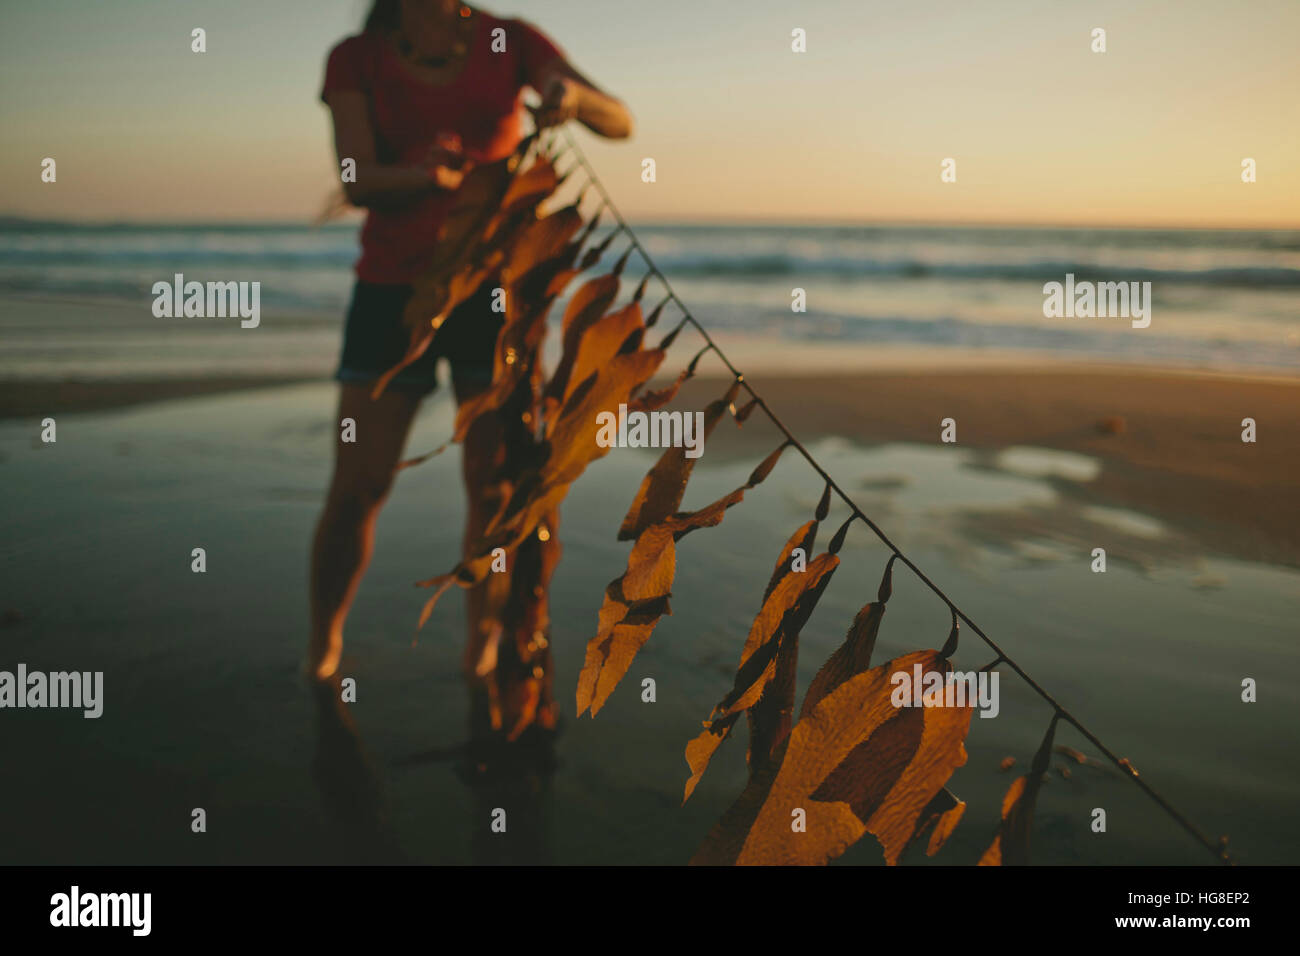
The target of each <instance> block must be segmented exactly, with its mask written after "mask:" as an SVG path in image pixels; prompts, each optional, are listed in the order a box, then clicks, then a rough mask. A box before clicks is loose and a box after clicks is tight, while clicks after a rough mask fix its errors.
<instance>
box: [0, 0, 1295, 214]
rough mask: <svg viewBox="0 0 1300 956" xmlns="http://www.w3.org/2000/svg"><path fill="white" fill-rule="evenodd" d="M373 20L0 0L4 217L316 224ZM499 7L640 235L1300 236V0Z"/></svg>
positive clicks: (181, 0) (248, 4) (357, 0)
mask: <svg viewBox="0 0 1300 956" xmlns="http://www.w3.org/2000/svg"><path fill="white" fill-rule="evenodd" d="M367 6H368V4H366V3H364V2H362V0H112V2H107V0H40V2H19V0H0V180H2V181H3V182H4V183H6V187H5V189H4V191H3V193H0V215H22V216H30V217H34V218H42V219H78V220H142V221H157V220H164V221H232V220H234V221H288V222H295V221H307V220H309V219H311V218H312V216H313V215H314V214H315V213H316V212H317V211H318V210H319V209H320V208H321V206H322V205H323V203H324V200H325V198H326V196H327V195H328V194H329V192H330V191H331V190H332V189H333V188H334V186H335V184H336V183H337V166H336V163H335V158H334V154H333V147H332V142H331V134H330V126H329V117H328V112H327V110H326V109H325V107H324V106H323V105H322V104H321V103H320V102H319V99H318V93H319V89H320V81H321V77H322V73H323V69H324V62H325V57H326V54H327V52H328V51H329V49H330V47H331V46H333V44H334V43H336V42H338V41H339V40H340V39H342V38H343V37H344V36H347V35H349V34H351V33H355V32H357V31H358V30H359V28H360V23H361V20H362V19H363V16H364V13H365V9H366V7H367ZM485 9H487V10H489V11H490V12H492V13H495V14H497V15H501V16H521V17H524V18H525V19H528V20H530V21H532V22H533V23H534V24H536V25H537V26H539V27H540V28H541V29H543V30H544V31H545V32H546V33H548V34H549V35H550V36H551V37H553V38H554V39H555V40H556V41H557V42H558V43H559V45H560V46H561V47H562V48H563V49H564V50H565V51H566V53H567V54H568V56H569V58H570V60H571V61H572V62H573V64H574V65H575V66H576V67H577V68H578V69H580V70H581V71H582V72H584V73H585V74H587V75H588V76H590V77H592V79H593V80H594V81H596V82H597V83H598V84H599V85H601V86H602V87H604V88H605V89H607V90H608V91H610V92H612V93H614V94H615V95H617V96H619V97H621V98H622V99H623V100H624V101H625V102H627V103H628V105H629V106H630V108H631V110H632V112H633V114H634V116H635V118H636V123H637V130H636V135H635V137H634V138H633V139H632V140H630V141H627V142H621V143H604V142H601V141H599V140H598V139H597V138H596V137H594V136H590V135H586V134H584V135H583V136H582V138H581V141H582V143H583V144H584V147H585V148H587V150H588V153H589V155H590V156H591V158H592V160H593V162H594V163H595V165H596V168H597V169H598V171H599V173H600V175H601V177H602V178H603V179H604V181H605V182H606V185H607V186H608V188H609V190H610V192H611V193H612V194H613V196H614V199H615V201H616V202H617V203H618V205H619V206H620V208H621V209H622V210H623V211H624V213H625V214H626V215H628V216H629V218H632V219H634V220H638V221H695V220H708V221H719V220H721V221H747V220H775V221H792V222H820V221H853V222H913V221H914V222H944V223H962V222H1005V223H1042V224H1065V225H1075V224H1077V225H1170V226H1207V227H1250V226H1257V227H1282V228H1297V227H1300V96H1297V93H1298V92H1300V56H1297V55H1296V52H1295V44H1296V38H1297V37H1300V2H1297V0H1238V2H1219V0H1215V2H1203V0H1118V2H1109V0H1095V2H1089V3H1086V4H1085V3H1066V2H1062V0H997V2H993V0H990V2H988V3H972V2H970V0H900V2H883V0H881V2H873V0H800V2H793V0H781V2H777V0H704V2H702V0H695V2H683V0H540V2H537V0H502V2H501V3H500V4H494V5H486V6H485ZM195 27H203V28H204V29H205V30H206V31H207V52H206V53H203V54H197V53H192V52H191V50H190V31H191V30H192V29H193V28H195ZM1096 27H1101V28H1103V29H1105V30H1106V43H1107V50H1106V52H1105V53H1094V52H1092V49H1091V45H1092V36H1091V33H1092V30H1093V29H1094V28H1096ZM795 28H800V29H802V30H804V31H805V32H806V36H807V52H805V53H795V52H793V51H792V50H791V31H792V30H794V29H795ZM47 156H48V157H53V158H55V159H56V161H57V164H58V167H57V168H58V180H57V182H56V183H53V184H48V183H42V182H41V179H40V170H41V161H42V159H43V158H45V157H47ZM646 157H651V158H653V159H654V160H655V163H656V169H657V181H656V182H654V183H644V182H642V181H641V166H642V160H643V159H644V158H646ZM1246 157H1250V158H1253V159H1254V160H1255V161H1256V164H1257V182H1255V183H1253V184H1244V183H1242V182H1241V162H1242V159H1243V158H1246ZM945 158H952V159H954V160H955V161H956V173H957V180H956V182H953V183H944V182H942V181H941V179H940V168H941V166H940V164H941V162H942V161H943V160H944V159H945Z"/></svg>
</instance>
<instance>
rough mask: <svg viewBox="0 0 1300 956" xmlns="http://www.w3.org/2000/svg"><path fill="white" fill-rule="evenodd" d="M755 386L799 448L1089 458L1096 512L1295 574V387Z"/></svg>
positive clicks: (1226, 382) (1205, 377) (1068, 370)
mask: <svg viewBox="0 0 1300 956" xmlns="http://www.w3.org/2000/svg"><path fill="white" fill-rule="evenodd" d="M754 380H755V381H756V382H757V387H758V389H759V391H760V393H761V394H762V395H763V396H764V397H765V398H766V399H767V401H768V404H769V405H770V406H771V407H772V408H773V410H774V411H775V412H776V413H777V415H779V416H780V417H781V418H782V420H783V421H784V422H785V424H786V425H787V426H788V427H789V428H790V429H791V430H792V431H793V432H794V433H795V434H796V435H799V436H801V437H803V436H807V437H809V438H814V437H817V436H820V435H830V434H834V435H840V436H843V437H846V438H850V439H854V440H859V441H862V442H865V443H876V442H884V441H907V442H919V443H924V444H931V443H933V444H935V445H936V446H937V445H939V443H940V422H941V421H942V420H943V419H945V418H952V419H954V420H955V421H956V423H957V444H958V445H959V446H966V447H975V448H989V449H1000V448H1007V447H1012V446H1023V445H1028V446H1037V447H1043V448H1054V449H1059V450H1063V451H1071V452H1077V453H1080V454H1085V455H1090V456H1094V457H1096V458H1097V459H1099V460H1100V461H1101V462H1102V469H1101V472H1100V474H1099V475H1098V476H1097V478H1096V479H1095V480H1094V481H1091V482H1088V483H1086V484H1082V485H1077V484H1074V483H1071V484H1072V486H1073V487H1074V488H1075V490H1076V493H1078V494H1082V495H1085V496H1087V497H1089V498H1094V499H1095V502H1094V503H1097V504H1103V503H1107V504H1115V505H1121V506H1126V507H1132V508H1135V509H1137V510H1140V511H1144V512H1148V513H1151V514H1155V515H1158V516H1160V517H1162V518H1165V519H1166V520H1168V521H1170V522H1171V523H1174V524H1178V525H1183V526H1188V525H1191V526H1194V529H1195V530H1196V531H1197V532H1198V533H1201V534H1203V535H1205V536H1208V537H1210V538H1212V539H1213V540H1215V541H1216V543H1218V544H1220V545H1221V546H1222V547H1223V548H1224V550H1225V551H1227V552H1228V553H1231V554H1234V555H1236V556H1238V557H1241V558H1244V559H1247V560H1260V561H1268V562H1272V563H1279V564H1286V565H1290V566H1297V565H1300V382H1297V381H1294V380H1286V379H1274V378H1246V377H1231V376H1223V375H1211V374H1195V373H1184V372H1170V371H1159V370H1151V369H1128V368H1122V367H1119V368H1116V367H1096V368H1088V367H1077V366H1076V367H1071V366H1064V365H1060V366H1057V367H1052V368H1043V369H1040V370H1032V371H1029V370H1024V369H984V370H976V371H971V370H951V371H943V372H935V373H926V372H918V373H901V372H900V373H879V372H871V373H868V374H864V375H857V376H849V375H832V376H823V377H820V378H817V379H810V378H807V377H803V376H800V377H781V376H773V375H762V376H755V377H754ZM698 387H699V389H700V391H701V393H704V392H707V391H709V390H712V391H716V390H717V388H718V387H719V386H718V384H716V383H715V384H713V385H712V386H710V385H709V384H707V383H705V382H700V383H699V385H698ZM1244 418H1253V419H1254V420H1255V422H1256V426H1257V427H1256V439H1257V440H1256V441H1255V442H1254V443H1247V442H1243V441H1242V431H1243V429H1242V424H1241V422H1242V419H1244Z"/></svg>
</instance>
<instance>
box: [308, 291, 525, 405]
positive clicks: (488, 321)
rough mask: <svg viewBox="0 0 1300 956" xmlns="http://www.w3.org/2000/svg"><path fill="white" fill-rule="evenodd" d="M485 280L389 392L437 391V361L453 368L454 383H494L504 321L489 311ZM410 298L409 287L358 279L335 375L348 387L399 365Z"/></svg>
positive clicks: (468, 385) (473, 386)
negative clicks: (403, 317)
mask: <svg viewBox="0 0 1300 956" xmlns="http://www.w3.org/2000/svg"><path fill="white" fill-rule="evenodd" d="M496 286H497V282H495V281H493V280H492V279H488V280H487V281H485V282H484V283H483V284H482V285H481V286H479V289H478V292H476V293H475V294H474V295H473V296H471V297H470V298H468V299H466V300H465V301H464V302H462V303H461V304H460V305H458V306H457V307H456V308H455V309H454V310H453V311H452V313H451V315H449V316H448V317H447V321H446V322H444V323H443V324H442V327H441V328H439V329H438V332H437V334H436V335H435V336H434V337H433V343H432V344H431V345H430V346H429V348H428V350H427V351H426V352H425V353H424V354H423V355H421V356H420V357H419V358H418V359H416V360H415V361H414V362H412V363H411V364H410V365H408V366H407V367H406V368H404V369H402V370H401V371H400V372H398V373H397V375H396V376H394V378H393V381H392V383H391V385H390V386H389V387H390V388H397V389H402V390H409V391H413V392H421V393H422V392H431V391H433V390H434V389H435V388H437V387H438V370H437V365H438V359H440V358H445V359H446V360H447V363H448V364H449V365H450V366H451V379H452V384H453V385H454V386H455V387H456V389H457V390H458V391H460V390H461V389H463V388H469V389H476V388H482V387H484V386H486V385H488V384H489V383H491V381H492V359H493V352H494V351H495V349H496V341H497V332H498V331H500V329H501V325H502V323H503V322H504V320H505V317H504V316H503V315H502V314H501V313H500V312H493V311H492V290H493V289H494V288H495V287H496ZM410 298H411V287H410V286H409V285H376V284H375V283H373V282H363V281H362V280H360V279H358V280H357V283H356V285H355V286H354V287H353V289H352V304H351V305H350V306H348V317H347V323H346V325H345V326H344V329H343V354H342V355H341V356H340V358H339V367H338V371H337V372H335V373H334V377H335V378H336V379H337V380H338V381H340V382H344V383H347V384H362V383H368V382H373V381H374V380H375V379H377V378H379V376H381V375H383V374H384V373H385V372H387V371H388V370H389V369H390V368H392V367H393V366H394V365H396V364H397V363H398V362H400V361H401V359H402V356H403V355H405V354H406V349H407V346H408V344H409V343H410V332H409V331H408V330H407V328H406V326H404V325H403V324H402V310H403V309H405V308H406V303H407V301H408V300H409V299H410Z"/></svg>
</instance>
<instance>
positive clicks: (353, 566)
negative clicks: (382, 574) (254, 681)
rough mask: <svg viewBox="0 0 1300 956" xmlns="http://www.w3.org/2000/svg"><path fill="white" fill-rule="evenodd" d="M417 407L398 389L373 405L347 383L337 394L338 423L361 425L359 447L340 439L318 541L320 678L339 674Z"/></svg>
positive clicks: (315, 647)
mask: <svg viewBox="0 0 1300 956" xmlns="http://www.w3.org/2000/svg"><path fill="white" fill-rule="evenodd" d="M419 404H420V398H419V396H417V395H414V394H411V393H409V392H401V391H397V390H389V391H386V392H385V393H384V394H383V395H381V396H379V398H378V399H374V400H372V399H371V398H370V388H369V386H367V385H344V386H342V387H341V389H340V391H339V412H338V420H339V422H342V420H343V419H345V418H351V419H352V420H353V421H355V422H356V441H355V442H344V441H341V440H339V438H338V436H337V434H336V437H335V442H336V444H335V451H334V477H333V479H332V480H331V482H330V489H329V494H328V496H327V497H326V499H325V509H324V511H322V512H321V516H320V520H319V521H318V522H317V525H316V536H315V539H314V540H313V542H312V555H311V641H310V644H309V646H308V673H309V674H310V675H311V676H313V677H315V678H317V679H318V680H320V679H324V678H327V677H329V676H331V675H332V674H333V673H334V672H335V671H336V670H338V666H339V657H340V656H341V654H342V652H343V622H344V620H345V619H346V618H347V615H348V609H349V608H350V607H351V606H352V599H353V598H354V597H355V596H356V593H357V586H358V585H359V584H360V583H361V576H362V575H363V574H364V573H365V570H366V565H367V564H369V563H370V553H371V551H372V549H373V547H374V537H375V519H376V517H378V515H379V509H380V507H381V506H382V505H383V503H384V499H385V498H386V497H387V496H388V492H389V489H390V488H391V487H392V484H393V477H394V475H395V474H396V471H397V464H398V462H399V461H400V460H401V455H402V449H403V447H404V446H405V445H406V436H407V433H408V432H409V431H410V428H411V421H412V419H413V418H414V417H415V411H416V409H417V408H418V407H419ZM335 427H341V426H339V425H336V426H335Z"/></svg>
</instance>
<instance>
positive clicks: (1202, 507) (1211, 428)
mask: <svg viewBox="0 0 1300 956" xmlns="http://www.w3.org/2000/svg"><path fill="white" fill-rule="evenodd" d="M672 361H673V359H672V358H670V362H672ZM905 361H907V360H905ZM916 361H917V360H916V358H915V357H913V358H912V359H911V360H910V362H911V363H915V362H916ZM321 377H323V376H321ZM303 380H304V376H302V375H292V376H267V377H256V376H248V377H229V376H226V377H213V378H202V377H199V378H187V379H173V380H163V381H152V382H147V381H145V382H101V383H95V382H58V383H55V382H0V418H11V419H12V418H25V417H33V418H36V417H40V416H44V415H48V414H57V413H60V412H78V411H92V410H97V409H106V408H115V407H122V406H127V405H137V404H145V403H150V402H155V401H161V400H166V399H176V398H182V397H185V396H194V395H205V394H214V393H218V392H229V391H236V390H240V389H243V388H251V387H264V386H272V385H279V384H286V383H289V382H295V381H303ZM750 380H751V381H752V382H754V383H755V384H756V387H757V388H758V389H759V391H760V393H761V394H762V395H763V396H764V397H765V398H766V399H767V401H768V404H769V405H770V406H771V407H772V408H773V410H774V411H775V412H776V413H777V414H778V415H779V416H781V418H782V419H783V421H784V422H785V424H786V425H787V426H788V427H789V428H790V429H791V430H792V431H794V433H795V434H796V435H798V436H799V437H800V438H801V439H806V440H809V441H811V440H814V439H817V438H819V437H824V436H828V435H838V436H840V437H843V438H847V439H850V440H852V441H857V442H861V443H864V444H878V443H882V442H894V441H903V442H916V443H921V444H934V445H935V446H937V447H942V445H941V442H940V428H941V425H940V423H941V421H942V420H943V419H945V418H952V419H954V420H955V421H956V428H957V442H956V444H957V445H958V446H959V447H968V448H979V449H1001V448H1008V447H1013V446H1035V447H1042V448H1053V449H1058V450H1063V451H1071V452H1077V453H1080V454H1084V455H1089V456H1093V457H1095V458H1097V459H1099V460H1100V461H1101V462H1102V465H1103V467H1102V469H1101V473H1100V474H1099V475H1098V476H1097V478H1096V480H1094V481H1091V482H1087V483H1085V484H1077V483H1070V488H1071V492H1072V493H1074V494H1077V495H1080V496H1083V497H1085V498H1086V499H1089V500H1090V501H1091V502H1092V503H1095V504H1108V505H1115V506H1122V507H1131V508H1134V509H1137V510H1140V511H1143V512H1147V513H1150V514H1154V515H1157V516H1159V517H1161V518H1163V519H1165V520H1167V521H1169V522H1171V523H1172V524H1175V525H1178V526H1180V527H1183V528H1186V529H1190V530H1193V531H1195V532H1196V533H1197V534H1198V535H1202V536H1205V537H1207V538H1209V539H1211V540H1213V541H1214V542H1215V543H1216V544H1217V545H1218V546H1219V547H1221V548H1222V549H1223V550H1224V551H1225V553H1229V554H1232V555H1234V556H1237V557H1240V558H1243V559H1246V560H1258V561H1266V562H1270V563H1277V564H1284V565H1288V566H1292V567H1295V566H1300V493H1298V492H1300V482H1298V480H1297V475H1298V474H1300V381H1297V380H1294V379H1286V378H1280V377H1277V378H1274V377H1265V376H1247V375H1228V374H1217V373H1199V372H1184V371H1169V370H1159V369H1149V368H1140V367H1124V366H1100V365H1098V366H1088V365H1070V364H1066V363H1060V362H1056V363H1050V364H1049V363H1044V364H1042V365H1039V366H1037V367H1033V368H1030V367H1027V366H1026V364H1025V363H1024V362H1018V363H1016V364H1015V365H1012V366H1007V367H1000V366H999V367H985V368H979V367H961V366H956V367H941V368H939V369H938V370H934V369H929V370H927V369H925V368H923V367H919V366H917V367H914V368H913V369H911V370H897V371H887V370H883V369H881V368H878V367H871V368H869V369H867V370H865V371H863V372H861V373H855V374H849V373H846V372H833V373H830V374H823V375H812V374H808V373H805V372H803V371H800V372H799V373H798V374H781V373H779V372H776V371H771V372H765V371H763V370H762V369H761V368H759V369H758V370H757V371H754V372H752V373H751V374H750ZM723 387H725V383H724V382H723V381H721V380H719V379H716V378H710V377H708V376H706V375H701V377H700V378H699V379H697V380H695V381H692V382H690V383H688V385H687V387H686V388H685V389H683V392H682V395H681V398H680V401H681V404H682V405H685V406H692V407H700V406H701V403H703V402H707V401H708V400H710V399H711V398H712V397H713V396H714V395H716V393H717V392H718V391H719V390H720V389H722V388H723ZM1244 418H1253V419H1254V420H1255V422H1256V430H1257V436H1256V437H1257V440H1256V441H1255V442H1254V443H1247V442H1243V441H1242V424H1241V423H1242V419H1244ZM751 421H753V420H751ZM764 431H765V429H763V430H760V429H757V428H754V427H752V426H749V427H747V429H746V432H747V433H748V434H750V435H753V436H755V437H754V440H755V442H766V441H768V437H765V435H764ZM727 444H728V446H729V447H731V448H736V447H737V446H738V445H740V446H743V445H744V444H745V443H744V442H743V441H742V442H740V443H736V442H731V441H729V442H728V443H727Z"/></svg>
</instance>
